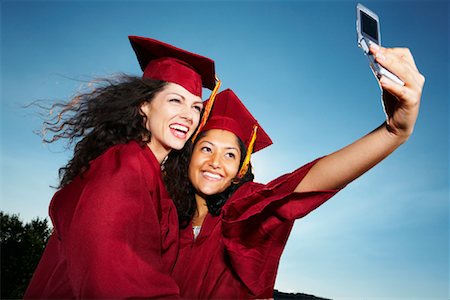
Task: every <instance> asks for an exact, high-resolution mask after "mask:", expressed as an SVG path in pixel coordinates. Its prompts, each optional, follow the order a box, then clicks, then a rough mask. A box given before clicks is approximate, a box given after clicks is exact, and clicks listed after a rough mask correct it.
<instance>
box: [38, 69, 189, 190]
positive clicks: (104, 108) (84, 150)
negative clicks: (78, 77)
mask: <svg viewBox="0 0 450 300" xmlns="http://www.w3.org/2000/svg"><path fill="white" fill-rule="evenodd" d="M166 84H167V83H166V82H164V81H159V80H154V79H149V78H141V77H136V76H130V75H125V74H119V75H117V76H113V77H111V78H102V79H97V80H95V81H93V82H91V83H89V85H91V86H92V88H91V89H90V90H89V91H88V92H82V93H80V94H78V95H76V96H75V97H73V98H72V99H71V100H70V101H69V102H68V103H64V102H59V103H56V104H53V105H52V106H51V107H50V108H49V109H50V112H53V111H57V112H58V113H57V114H56V115H54V117H53V118H50V119H49V120H47V121H45V122H44V127H43V130H42V135H43V140H44V142H46V143H52V142H55V141H58V140H61V139H65V140H67V142H68V145H72V144H74V143H75V147H74V154H73V157H72V159H70V160H69V162H68V163H67V165H65V166H64V167H62V168H60V169H59V178H60V182H59V186H58V188H62V187H64V186H66V185H67V184H69V183H70V182H71V181H72V180H73V179H74V178H75V177H76V176H78V175H81V176H82V174H83V173H84V172H85V171H86V170H87V169H88V168H89V162H90V161H91V160H93V159H95V158H96V157H98V156H99V155H100V154H102V153H103V152H104V151H106V150H107V149H108V148H110V147H111V146H114V145H117V144H125V143H127V142H129V141H131V140H135V141H138V142H139V143H141V144H142V145H144V144H145V143H147V142H148V141H149V140H150V138H151V132H149V131H148V130H147V128H146V127H145V124H146V117H145V115H144V114H143V113H142V112H141V110H140V107H141V104H143V103H144V102H148V101H152V99H153V98H154V96H155V95H156V93H158V92H159V91H161V89H163V87H164V86H165V85H166ZM40 107H41V108H44V107H42V106H40ZM47 109H48V108H47ZM48 133H51V138H47V137H46V136H47V134H48ZM179 152H180V153H181V152H182V151H179ZM170 165H171V164H170V162H169V166H167V167H166V170H167V171H168V172H169V173H170V171H169V170H168V169H170V168H171V167H170Z"/></svg>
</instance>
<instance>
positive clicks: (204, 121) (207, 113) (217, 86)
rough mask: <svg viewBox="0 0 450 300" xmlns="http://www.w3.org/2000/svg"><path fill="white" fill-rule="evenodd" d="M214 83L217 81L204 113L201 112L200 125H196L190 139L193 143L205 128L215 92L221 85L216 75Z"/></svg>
mask: <svg viewBox="0 0 450 300" xmlns="http://www.w3.org/2000/svg"><path fill="white" fill-rule="evenodd" d="M216 81H217V82H216V86H215V87H214V90H213V91H212V93H211V96H209V100H208V103H207V104H206V107H205V111H204V112H203V116H202V119H201V120H200V124H199V125H198V129H197V131H196V132H195V134H194V135H193V136H192V139H191V140H192V142H194V141H195V139H196V138H197V135H198V133H199V132H200V131H201V130H202V128H203V126H205V124H206V121H208V117H209V113H210V112H211V109H212V106H213V104H214V100H215V99H216V95H217V91H218V90H219V88H220V85H221V84H222V82H221V81H220V79H219V78H218V77H217V75H216Z"/></svg>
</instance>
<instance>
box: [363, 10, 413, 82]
mask: <svg viewBox="0 0 450 300" xmlns="http://www.w3.org/2000/svg"><path fill="white" fill-rule="evenodd" d="M356 33H357V38H358V46H359V47H360V48H361V49H362V50H363V51H364V54H365V55H366V56H367V58H368V59H369V65H370V68H371V69H372V71H373V73H374V75H375V76H376V77H377V78H378V79H380V78H381V76H385V77H387V78H389V79H390V80H392V81H394V82H395V83H398V84H400V85H405V83H404V82H403V81H401V80H400V78H398V77H397V76H395V75H394V74H392V73H391V72H390V71H389V70H387V69H386V68H384V67H382V66H381V65H379V64H378V63H377V62H376V61H375V57H374V56H373V55H372V53H370V51H369V46H370V44H371V43H375V44H377V45H378V46H381V37H380V20H379V18H378V16H377V14H376V13H374V12H373V11H371V10H370V9H368V8H367V7H365V6H364V5H362V4H360V3H358V4H357V5H356Z"/></svg>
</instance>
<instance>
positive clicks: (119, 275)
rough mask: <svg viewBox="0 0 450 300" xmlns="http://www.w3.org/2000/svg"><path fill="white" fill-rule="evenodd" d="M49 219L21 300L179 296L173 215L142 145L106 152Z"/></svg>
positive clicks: (58, 197)
mask: <svg viewBox="0 0 450 300" xmlns="http://www.w3.org/2000/svg"><path fill="white" fill-rule="evenodd" d="M49 213H50V217H51V220H52V222H53V226H54V231H53V234H52V235H51V237H50V240H49V242H48V244H47V247H46V249H45V252H44V254H43V256H42V258H41V261H40V263H39V265H38V267H37V269H36V271H35V273H34V275H33V278H32V280H31V282H30V284H29V286H28V289H27V291H26V293H25V296H24V297H25V298H46V299H48V298H59V299H67V298H164V297H172V298H178V297H179V296H178V295H179V289H178V286H177V285H176V283H175V282H174V280H173V279H172V278H171V277H170V272H171V271H172V268H173V266H174V263H175V259H176V256H177V253H178V245H179V242H178V238H179V236H178V235H179V230H178V218H177V212H176V208H175V206H174V204H173V202H172V200H171V199H170V198H169V195H168V194H167V192H166V190H165V187H164V185H163V182H162V178H161V170H160V165H159V163H158V161H157V160H156V158H155V156H154V155H153V153H152V152H151V150H150V149H149V148H148V147H146V146H145V147H141V146H140V145H139V144H138V143H137V142H134V141H133V142H129V143H128V144H125V145H116V146H113V147H111V148H110V149H108V150H107V151H106V152H105V153H103V154H102V155H101V156H99V157H98V158H96V159H95V160H93V161H92V162H91V165H90V168H89V170H88V171H87V172H86V173H85V174H84V175H83V176H82V177H77V178H75V179H74V180H73V182H71V183H70V184H68V185H67V186H65V187H64V188H63V189H61V190H60V191H58V192H57V193H56V194H55V195H54V197H53V199H52V202H51V204H50V210H49Z"/></svg>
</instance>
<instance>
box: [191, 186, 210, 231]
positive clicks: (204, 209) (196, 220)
mask: <svg viewBox="0 0 450 300" xmlns="http://www.w3.org/2000/svg"><path fill="white" fill-rule="evenodd" d="M195 202H196V204H197V208H196V210H195V213H194V217H193V218H192V225H193V226H201V225H202V224H203V221H204V220H205V217H206V215H207V214H208V206H206V200H205V199H204V198H203V197H202V196H200V195H198V194H195Z"/></svg>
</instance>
